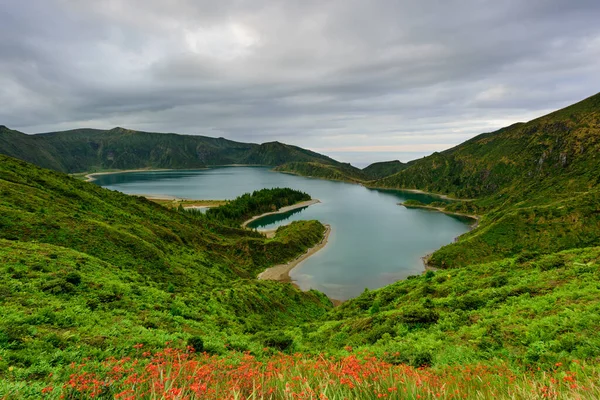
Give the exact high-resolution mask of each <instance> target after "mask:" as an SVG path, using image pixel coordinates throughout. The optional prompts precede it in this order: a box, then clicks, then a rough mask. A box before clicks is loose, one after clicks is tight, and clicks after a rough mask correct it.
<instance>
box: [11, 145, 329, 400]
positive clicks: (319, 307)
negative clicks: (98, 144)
mask: <svg viewBox="0 0 600 400" xmlns="http://www.w3.org/2000/svg"><path fill="white" fill-rule="evenodd" d="M272 201H276V199H275V197H273V198H272ZM324 229H325V228H324V226H323V225H322V224H320V223H319V222H317V221H299V222H294V223H292V224H290V225H289V226H286V227H282V228H280V229H279V230H278V231H277V233H276V235H275V237H274V238H272V239H266V238H265V237H264V236H262V235H261V234H258V233H255V232H252V231H250V230H245V229H240V228H234V227H231V226H225V225H223V224H222V223H221V222H219V221H217V220H216V219H213V218H208V217H205V216H204V215H203V214H202V213H198V212H193V211H177V210H171V209H167V208H165V207H162V206H160V205H158V204H155V203H153V202H151V201H149V200H146V199H144V198H141V197H132V196H127V195H124V194H121V193H118V192H112V191H109V190H106V189H102V188H100V187H97V186H96V185H94V184H90V183H85V182H81V181H79V180H76V179H74V178H70V177H68V176H67V175H63V174H60V173H55V172H51V171H48V170H43V169H40V168H37V167H35V166H33V165H31V164H28V163H25V162H23V161H18V160H15V159H12V158H9V157H5V156H0V293H1V294H2V295H1V296H0V315H2V317H1V318H0V380H3V381H10V382H15V384H18V382H23V381H29V382H39V385H41V384H42V382H43V381H45V380H46V379H47V378H48V375H49V374H50V372H52V373H53V374H55V376H57V377H65V376H66V375H68V373H69V370H68V365H69V363H71V362H82V361H83V360H84V359H85V358H87V357H92V358H95V359H103V358H106V357H109V356H124V355H127V354H128V353H129V352H131V351H132V346H133V345H134V344H136V343H144V344H145V345H146V346H147V347H148V348H150V349H153V348H154V349H157V348H160V347H162V346H164V344H165V342H167V341H170V342H172V343H178V344H179V345H184V344H185V343H187V342H188V341H191V342H190V343H196V344H197V343H199V341H198V340H196V339H194V338H198V337H199V338H201V340H202V341H203V342H202V343H203V347H204V350H206V351H209V352H213V353H223V352H225V351H227V348H234V349H237V350H251V351H253V352H255V353H257V354H262V352H264V350H263V348H264V347H265V341H266V338H265V337H264V332H269V331H273V330H275V331H277V330H278V329H281V328H283V327H289V326H293V325H295V324H298V323H301V322H302V321H309V320H314V319H315V318H318V317H319V316H320V315H322V314H324V313H325V312H326V311H327V309H328V308H330V307H331V302H330V301H329V300H328V299H327V298H326V297H325V296H324V295H323V294H321V293H318V292H314V291H311V292H301V291H299V290H297V289H296V288H294V287H293V286H292V285H290V284H282V283H278V282H270V281H257V280H256V279H254V277H255V276H256V275H257V274H258V273H259V272H261V271H262V270H264V269H265V268H267V267H270V266H272V265H274V264H278V263H284V262H287V261H289V260H291V259H294V258H295V257H297V256H298V255H299V254H302V253H303V252H305V251H306V250H307V249H308V248H310V247H312V246H314V245H315V244H316V243H318V242H319V241H320V240H321V239H322V236H323V232H324ZM194 340H196V341H195V342H194ZM226 345H227V347H225V346H226ZM36 385H37V384H34V385H33V386H32V387H34V388H36V390H38V391H37V393H38V394H39V393H40V392H39V389H40V386H39V385H37V386H36ZM1 391H2V388H0V392H1ZM0 394H1V393H0ZM33 397H36V396H33Z"/></svg>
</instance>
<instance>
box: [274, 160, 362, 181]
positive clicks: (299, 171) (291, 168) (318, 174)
mask: <svg viewBox="0 0 600 400" xmlns="http://www.w3.org/2000/svg"><path fill="white" fill-rule="evenodd" d="M275 171H279V172H287V173H291V174H296V175H302V176H309V177H315V178H322V179H330V180H335V181H345V182H363V181H365V180H366V179H367V175H365V173H364V172H362V171H361V170H360V169H358V168H355V167H353V166H352V165H350V164H337V165H329V164H323V163H321V162H289V163H287V164H283V165H280V166H278V167H276V168H275Z"/></svg>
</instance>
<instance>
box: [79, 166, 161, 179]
mask: <svg viewBox="0 0 600 400" xmlns="http://www.w3.org/2000/svg"><path fill="white" fill-rule="evenodd" d="M160 171H173V170H172V169H143V168H142V169H125V170H118V171H107V172H92V173H91V174H87V175H85V181H86V182H93V181H95V180H96V176H100V175H111V174H121V173H125V172H160Z"/></svg>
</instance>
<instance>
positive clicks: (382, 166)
mask: <svg viewBox="0 0 600 400" xmlns="http://www.w3.org/2000/svg"><path fill="white" fill-rule="evenodd" d="M407 167H408V164H405V163H403V162H400V161H398V160H395V161H382V162H376V163H373V164H371V165H369V166H367V167H365V168H363V172H364V173H365V174H366V175H367V176H368V177H369V178H370V179H381V178H385V177H386V176H390V175H394V174H395V173H398V172H400V171H402V170H403V169H405V168H407Z"/></svg>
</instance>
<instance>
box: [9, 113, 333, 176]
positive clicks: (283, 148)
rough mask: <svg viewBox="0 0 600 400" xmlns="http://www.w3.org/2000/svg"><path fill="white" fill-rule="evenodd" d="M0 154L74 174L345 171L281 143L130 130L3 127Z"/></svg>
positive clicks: (328, 159)
mask: <svg viewBox="0 0 600 400" xmlns="http://www.w3.org/2000/svg"><path fill="white" fill-rule="evenodd" d="M0 154H5V155H8V156H11V157H16V158H19V159H22V160H25V161H29V162H31V163H34V164H36V165H38V166H41V167H44V168H49V169H53V170H55V171H60V172H68V173H77V172H86V171H87V172H96V171H107V170H127V169H143V168H167V169H186V168H188V169H189V168H202V167H206V166H211V165H228V164H247V165H269V166H276V165H281V164H284V163H286V162H292V161H301V162H308V161H315V162H319V163H323V164H331V165H342V164H340V163H338V162H337V161H335V160H333V159H331V158H329V157H326V156H324V155H321V154H318V153H315V152H312V151H309V150H305V149H302V148H300V147H296V146H291V145H287V144H283V143H279V142H270V143H264V144H261V145H258V144H253V143H239V142H234V141H231V140H227V139H223V138H218V139H217V138H211V137H206V136H197V135H177V134H164V133H152V132H140V131H133V130H130V129H124V128H114V129H110V130H98V129H75V130H71V131H64V132H51V133H43V134H37V135H27V134H24V133H22V132H18V131H15V130H11V129H8V128H7V127H5V126H2V125H0Z"/></svg>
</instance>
